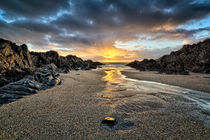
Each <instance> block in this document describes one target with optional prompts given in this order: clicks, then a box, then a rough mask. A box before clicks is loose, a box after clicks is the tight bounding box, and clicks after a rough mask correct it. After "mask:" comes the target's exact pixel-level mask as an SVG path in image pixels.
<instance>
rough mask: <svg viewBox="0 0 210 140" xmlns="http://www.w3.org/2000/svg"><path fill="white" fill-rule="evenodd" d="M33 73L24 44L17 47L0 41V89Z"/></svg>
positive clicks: (6, 41)
mask: <svg viewBox="0 0 210 140" xmlns="http://www.w3.org/2000/svg"><path fill="white" fill-rule="evenodd" d="M33 72H34V66H33V63H32V60H31V57H30V54H29V51H28V48H27V46H26V45H25V44H23V45H21V46H18V45H16V44H15V43H12V42H10V41H8V40H4V39H0V87H1V86H4V85H6V84H7V83H9V82H13V81H17V80H19V79H21V78H23V77H25V76H26V75H29V74H32V73H33Z"/></svg>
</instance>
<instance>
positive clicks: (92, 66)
mask: <svg viewBox="0 0 210 140" xmlns="http://www.w3.org/2000/svg"><path fill="white" fill-rule="evenodd" d="M85 62H86V63H87V64H88V66H87V68H89V69H96V68H97V67H99V66H101V65H104V64H103V63H101V62H93V61H92V60H86V61H85Z"/></svg>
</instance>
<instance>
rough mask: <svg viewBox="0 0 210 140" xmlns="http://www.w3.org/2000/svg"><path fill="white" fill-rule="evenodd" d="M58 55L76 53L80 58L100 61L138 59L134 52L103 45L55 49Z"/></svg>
mask: <svg viewBox="0 0 210 140" xmlns="http://www.w3.org/2000/svg"><path fill="white" fill-rule="evenodd" d="M57 52H58V53H59V54H60V55H64V56H65V55H68V54H72V55H76V56H78V57H81V58H82V59H92V60H95V61H100V62H130V61H133V60H135V59H138V58H137V57H138V55H137V54H136V52H134V51H131V50H127V49H119V48H116V47H114V46H104V47H95V46H93V47H88V48H83V49H80V50H75V51H70V52H66V51H59V50H58V51H57Z"/></svg>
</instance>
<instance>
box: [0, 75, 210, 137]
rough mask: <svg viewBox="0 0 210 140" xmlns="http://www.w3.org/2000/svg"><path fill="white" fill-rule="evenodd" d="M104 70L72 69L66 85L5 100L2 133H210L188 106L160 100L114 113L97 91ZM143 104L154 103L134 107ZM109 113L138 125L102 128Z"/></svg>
mask: <svg viewBox="0 0 210 140" xmlns="http://www.w3.org/2000/svg"><path fill="white" fill-rule="evenodd" d="M103 76H104V72H103V71H71V72H70V73H69V74H63V75H61V79H63V83H62V85H60V86H56V87H54V88H51V89H48V90H45V91H41V92H39V93H38V94H35V95H31V96H26V97H24V98H22V99H20V100H18V101H16V102H13V103H9V104H5V105H3V106H1V107H0V139H38V140H41V139H79V140H80V139H91V140H92V139H100V140H101V139H154V140H155V139H187V138H189V139H203V140H205V139H208V138H210V129H208V128H206V127H204V125H203V124H202V122H201V121H200V120H198V119H196V118H193V117H190V116H189V115H186V113H185V112H186V111H185V110H183V109H176V110H164V111H163V110H155V109H157V105H159V103H155V104H153V103H151V102H147V103H142V102H140V103H139V102H132V103H128V104H124V106H117V107H116V110H115V114H110V113H111V112H112V111H111V110H110V106H109V105H108V104H107V105H104V104H103V99H102V98H99V97H98V93H100V92H101V91H103V90H104V88H105V83H104V82H103V81H102V80H101V78H102V77H103ZM123 95H124V97H123V96H121V97H120V98H116V100H118V101H119V102H120V101H121V99H123V98H124V99H126V98H131V97H130V96H127V95H129V93H127V94H126V93H125V92H124V93H123ZM138 96H140V94H138ZM133 98H134V99H135V98H136V97H134V96H133ZM159 100H160V99H159ZM168 100H170V102H171V100H172V99H168ZM110 101H112V100H110ZM163 101H164V102H166V101H167V99H165V100H161V102H163ZM173 101H174V99H173ZM113 102H115V101H114V100H113ZM138 106H139V107H140V108H141V107H142V106H143V107H154V108H155V109H153V110H148V111H147V110H145V111H139V110H138V108H137V109H136V108H135V107H138ZM159 106H160V105H159ZM118 112H119V113H118ZM109 115H112V116H116V117H117V119H119V120H122V119H127V120H132V121H133V122H134V127H133V128H132V129H130V130H113V131H110V130H106V129H104V128H101V126H100V122H101V120H102V119H103V118H104V117H106V116H109Z"/></svg>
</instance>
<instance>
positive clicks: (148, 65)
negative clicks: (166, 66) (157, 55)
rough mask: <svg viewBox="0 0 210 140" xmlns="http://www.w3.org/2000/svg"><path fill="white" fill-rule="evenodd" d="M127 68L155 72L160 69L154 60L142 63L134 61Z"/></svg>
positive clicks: (145, 60) (146, 60)
mask: <svg viewBox="0 0 210 140" xmlns="http://www.w3.org/2000/svg"><path fill="white" fill-rule="evenodd" d="M127 66H130V67H133V68H136V69H139V70H141V71H157V70H159V69H160V65H159V64H158V63H157V62H156V61H155V60H154V59H149V60H148V59H144V60H143V61H141V62H140V61H137V60H135V61H134V62H132V63H129V64H127Z"/></svg>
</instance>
